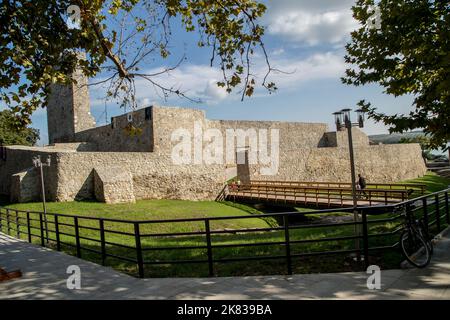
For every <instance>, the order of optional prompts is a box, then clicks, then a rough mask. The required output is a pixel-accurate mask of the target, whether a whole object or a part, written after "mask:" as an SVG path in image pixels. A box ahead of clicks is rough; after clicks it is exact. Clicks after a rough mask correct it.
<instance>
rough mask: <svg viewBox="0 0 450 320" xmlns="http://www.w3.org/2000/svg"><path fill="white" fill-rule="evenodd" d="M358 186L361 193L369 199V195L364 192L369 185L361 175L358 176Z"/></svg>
mask: <svg viewBox="0 0 450 320" xmlns="http://www.w3.org/2000/svg"><path fill="white" fill-rule="evenodd" d="M358 186H359V190H361V193H362V194H364V196H365V197H366V198H367V193H366V192H365V191H364V189H366V186H367V183H366V178H364V177H363V176H362V175H361V174H358Z"/></svg>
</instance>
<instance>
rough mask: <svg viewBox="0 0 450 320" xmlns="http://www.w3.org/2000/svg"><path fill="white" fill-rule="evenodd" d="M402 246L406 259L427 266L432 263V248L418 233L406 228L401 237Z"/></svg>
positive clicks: (419, 265) (414, 263)
mask: <svg viewBox="0 0 450 320" xmlns="http://www.w3.org/2000/svg"><path fill="white" fill-rule="evenodd" d="M400 246H401V248H402V252H403V255H404V256H405V258H406V260H408V262H409V263H411V264H412V265H413V266H415V267H417V268H425V267H426V266H427V265H428V264H429V263H430V260H431V254H430V249H429V248H428V244H427V242H426V241H425V240H424V239H423V238H422V237H421V236H420V235H419V234H418V233H416V232H413V231H408V230H405V231H404V232H403V233H402V235H401V237H400Z"/></svg>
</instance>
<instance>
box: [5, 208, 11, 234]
mask: <svg viewBox="0 0 450 320" xmlns="http://www.w3.org/2000/svg"><path fill="white" fill-rule="evenodd" d="M6 228H7V230H8V235H9V233H10V230H11V226H10V223H9V210H8V209H6Z"/></svg>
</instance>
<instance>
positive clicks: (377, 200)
mask: <svg viewBox="0 0 450 320" xmlns="http://www.w3.org/2000/svg"><path fill="white" fill-rule="evenodd" d="M410 195H411V192H410V191H409V190H406V189H403V190H402V189H376V188H369V189H365V190H364V192H362V191H358V203H363V204H368V205H373V204H386V205H388V204H392V203H398V202H401V201H405V200H407V199H408V198H409V196H410ZM228 199H230V200H233V201H236V200H239V199H251V200H258V201H261V200H264V201H266V202H275V203H279V202H284V203H292V204H297V205H299V204H304V205H308V204H309V205H310V204H316V205H327V206H332V205H334V206H336V205H338V206H341V207H344V206H351V205H352V204H353V196H352V188H348V187H326V186H320V187H315V186H295V185H292V186H283V185H275V184H273V185H264V184H256V183H252V184H245V185H229V188H228Z"/></svg>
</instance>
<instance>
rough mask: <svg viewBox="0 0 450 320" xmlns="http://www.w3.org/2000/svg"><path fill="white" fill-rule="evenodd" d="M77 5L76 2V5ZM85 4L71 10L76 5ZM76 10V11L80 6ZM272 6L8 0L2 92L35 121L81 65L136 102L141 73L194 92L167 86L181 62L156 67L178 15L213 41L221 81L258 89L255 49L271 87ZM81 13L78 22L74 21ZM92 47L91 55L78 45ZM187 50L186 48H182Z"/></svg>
mask: <svg viewBox="0 0 450 320" xmlns="http://www.w3.org/2000/svg"><path fill="white" fill-rule="evenodd" d="M71 6H72V7H71ZM73 6H75V9H79V17H78V16H77V11H76V10H75V11H73V12H72V11H68V9H69V8H72V9H73V8H74V7H73ZM72 9H70V10H72ZM265 10H266V7H265V6H264V5H263V4H261V3H259V2H258V1H256V0H33V1H29V0H4V1H2V2H1V3H0V35H1V36H0V99H1V100H2V101H3V102H4V103H6V104H7V105H8V106H9V107H10V108H11V110H12V111H13V112H14V114H15V115H16V116H17V121H18V125H22V126H25V125H27V124H28V123H29V122H30V115H31V114H32V112H33V111H34V110H35V109H36V108H38V107H40V106H45V105H46V103H47V98H48V93H49V84H51V83H60V84H64V83H66V84H67V83H70V82H71V81H72V79H71V78H70V76H68V75H70V74H71V73H72V71H73V70H74V68H75V66H76V65H80V67H81V68H82V70H83V72H84V74H85V75H87V76H89V77H93V76H95V75H96V74H98V73H99V72H102V74H107V76H106V78H105V79H104V80H102V81H101V82H102V83H105V82H109V89H108V92H107V95H108V96H109V97H111V98H114V99H119V100H120V101H121V102H122V104H123V105H127V106H130V107H132V108H133V107H135V105H136V101H135V90H136V88H135V79H138V78H140V79H145V80H146V81H148V83H149V85H151V86H153V87H154V88H155V89H157V91H158V92H159V93H160V94H161V95H162V96H163V97H167V96H168V95H170V94H175V95H178V96H182V97H186V98H189V97H188V96H187V94H186V93H185V92H182V90H181V89H180V88H177V87H172V86H165V85H163V84H161V83H160V82H158V80H157V79H158V76H159V75H161V74H163V73H166V72H169V71H171V70H173V69H174V68H176V67H177V66H178V65H179V64H180V63H181V62H182V61H183V60H184V59H185V57H184V55H181V57H179V59H178V58H177V61H179V63H174V65H171V66H167V67H166V68H162V69H161V70H160V71H158V72H155V73H152V74H148V73H146V70H148V69H149V68H151V67H155V60H156V59H159V58H160V57H162V58H168V57H169V56H171V55H172V54H173V53H172V52H171V49H172V48H171V45H170V43H171V41H170V40H171V35H172V31H171V24H172V23H173V22H172V21H173V20H174V19H176V20H177V21H178V23H180V24H181V25H182V26H183V28H184V29H185V30H186V31H187V32H196V33H197V34H198V36H199V38H198V43H197V45H198V46H199V47H209V48H210V50H211V60H210V62H211V65H215V64H216V65H217V66H218V67H220V69H221V70H222V73H223V79H222V80H221V81H218V85H219V86H222V87H225V88H226V90H227V91H228V92H231V91H232V90H233V89H238V88H239V90H240V92H241V94H242V98H244V97H245V96H251V95H252V94H253V92H254V88H255V86H256V84H257V81H256V77H255V76H254V75H253V74H252V72H251V61H252V56H253V54H254V53H255V50H256V49H258V50H260V51H262V52H263V56H264V57H265V58H266V64H267V74H266V75H265V77H264V78H263V80H262V81H261V82H260V84H262V85H263V86H264V87H265V88H266V89H267V90H269V91H270V92H271V91H273V90H276V87H275V84H274V83H271V82H268V80H267V76H268V74H269V73H270V71H271V70H272V68H271V66H270V64H269V60H268V59H267V54H266V51H265V48H264V44H263V42H262V36H263V34H264V28H263V27H262V26H261V25H260V24H258V19H259V18H260V17H261V16H262V15H263V14H264V12H265ZM69 18H70V19H73V20H74V21H73V22H74V25H75V26H76V27H74V26H73V25H72V26H71V25H70V24H68V23H67V21H68V19H69ZM79 51H82V52H85V53H86V56H85V58H83V56H82V55H79V54H77V52H79ZM180 51H182V50H178V51H177V54H179V52H180Z"/></svg>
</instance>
